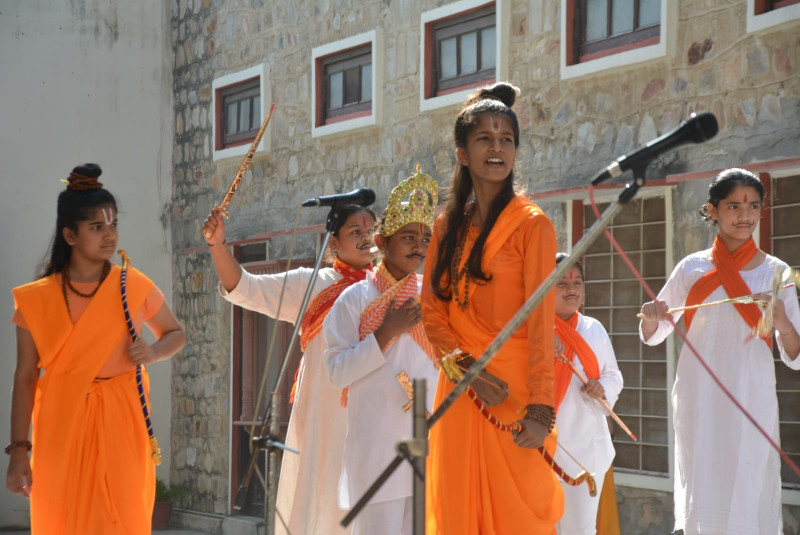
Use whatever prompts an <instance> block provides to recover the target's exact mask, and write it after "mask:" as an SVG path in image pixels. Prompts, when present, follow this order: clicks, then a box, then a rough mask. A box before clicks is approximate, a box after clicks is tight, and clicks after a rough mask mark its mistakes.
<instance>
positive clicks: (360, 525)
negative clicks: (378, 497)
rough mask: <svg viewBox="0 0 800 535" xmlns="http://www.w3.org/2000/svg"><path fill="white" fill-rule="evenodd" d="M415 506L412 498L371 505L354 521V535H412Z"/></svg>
mask: <svg viewBox="0 0 800 535" xmlns="http://www.w3.org/2000/svg"><path fill="white" fill-rule="evenodd" d="M413 523H414V505H413V501H412V499H411V497H410V496H409V497H408V498H400V499H398V500H389V501H388V502H379V503H374V504H373V503H370V504H367V505H366V506H365V507H364V509H362V510H361V512H360V513H359V514H358V516H357V517H356V518H355V520H353V534H352V535H411V533H412V529H413Z"/></svg>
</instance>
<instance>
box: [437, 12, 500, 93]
mask: <svg viewBox="0 0 800 535" xmlns="http://www.w3.org/2000/svg"><path fill="white" fill-rule="evenodd" d="M496 38H497V28H496V25H495V9H494V5H492V6H489V7H486V8H483V9H479V10H477V11H474V12H472V13H468V14H466V15H461V16H458V17H453V18H451V19H445V20H443V21H439V22H436V23H434V25H433V41H434V50H435V52H434V62H433V64H434V66H433V71H434V76H433V82H434V89H433V94H434V95H439V94H441V93H442V92H444V91H448V90H452V89H453V88H461V87H465V86H470V87H471V86H473V85H475V84H476V83H486V82H491V81H494V79H495V66H496V64H497V45H496V40H497V39H496Z"/></svg>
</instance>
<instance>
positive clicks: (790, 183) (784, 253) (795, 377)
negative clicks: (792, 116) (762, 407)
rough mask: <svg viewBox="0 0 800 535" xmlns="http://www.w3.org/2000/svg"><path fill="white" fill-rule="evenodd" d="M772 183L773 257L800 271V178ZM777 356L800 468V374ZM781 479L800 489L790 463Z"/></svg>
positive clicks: (790, 449) (788, 441) (784, 440)
mask: <svg viewBox="0 0 800 535" xmlns="http://www.w3.org/2000/svg"><path fill="white" fill-rule="evenodd" d="M769 182H770V188H769V189H770V190H771V192H770V198H769V199H767V203H766V209H767V210H769V211H770V214H768V217H770V228H771V229H772V235H771V239H770V246H771V249H772V254H773V255H774V256H777V257H778V258H780V259H781V260H783V261H784V262H786V263H787V264H789V265H790V266H791V267H793V268H800V230H798V228H797V221H798V220H800V176H798V175H795V176H787V177H782V178H772V179H771V180H770V181H769ZM773 353H774V356H775V359H776V361H775V380H776V385H775V387H776V390H777V393H778V414H779V420H780V437H781V448H783V450H784V451H785V452H786V453H787V454H789V457H790V458H791V459H792V461H794V463H795V464H798V465H800V374H798V373H797V372H796V371H794V370H791V369H790V368H789V367H787V366H786V365H785V364H783V362H782V361H781V360H780V356H779V355H778V349H777V344H773ZM781 480H782V482H783V487H784V488H787V489H795V490H800V477H798V476H797V474H795V473H794V471H793V470H792V469H791V468H790V467H789V465H788V464H786V463H781Z"/></svg>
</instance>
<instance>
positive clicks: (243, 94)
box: [211, 64, 272, 160]
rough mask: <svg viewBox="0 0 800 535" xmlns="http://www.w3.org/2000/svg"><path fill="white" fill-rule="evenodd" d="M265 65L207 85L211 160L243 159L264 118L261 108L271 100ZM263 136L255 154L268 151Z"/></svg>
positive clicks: (263, 111) (267, 139)
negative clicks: (240, 157) (209, 85)
mask: <svg viewBox="0 0 800 535" xmlns="http://www.w3.org/2000/svg"><path fill="white" fill-rule="evenodd" d="M268 69H269V66H268V64H261V65H256V66H254V67H251V68H249V69H245V70H242V71H239V72H235V73H231V74H227V75H224V76H221V77H219V78H216V79H214V81H213V82H212V83H211V109H212V112H213V120H212V121H211V128H212V131H213V135H212V143H213V144H214V146H213V160H220V159H223V158H230V157H234V156H243V155H245V154H246V153H247V151H248V149H249V148H250V145H251V143H252V142H253V140H254V139H255V137H256V134H257V133H258V130H259V128H260V127H261V121H262V120H263V118H264V117H266V112H265V109H264V107H265V105H269V101H270V100H271V98H272V95H271V91H270V86H269V76H268ZM269 147H270V136H269V133H268V132H265V134H264V136H263V137H262V138H261V142H260V143H259V145H258V147H257V148H256V152H264V151H268V150H269Z"/></svg>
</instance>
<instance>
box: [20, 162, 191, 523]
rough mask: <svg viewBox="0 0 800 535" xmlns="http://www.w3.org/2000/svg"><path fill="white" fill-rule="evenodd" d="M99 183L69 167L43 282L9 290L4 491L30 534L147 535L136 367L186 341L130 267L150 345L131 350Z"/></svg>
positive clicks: (146, 453) (148, 486)
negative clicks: (12, 336)
mask: <svg viewBox="0 0 800 535" xmlns="http://www.w3.org/2000/svg"><path fill="white" fill-rule="evenodd" d="M100 174H101V170H100V167H99V166H97V165H95V164H85V165H82V166H78V167H76V168H75V169H73V171H72V173H71V174H70V176H69V179H68V180H67V181H66V182H67V184H68V185H67V189H65V190H64V191H62V192H61V194H60V195H59V196H58V208H57V215H56V232H55V235H54V237H53V243H52V246H51V250H50V255H49V258H48V259H47V260H46V262H45V265H44V269H43V272H42V274H41V278H39V279H38V280H36V281H34V282H31V283H29V284H26V285H24V286H20V287H18V288H14V290H13V293H14V303H15V309H16V310H15V312H14V316H13V318H12V321H13V322H14V323H15V324H16V326H17V327H16V329H17V368H16V372H15V375H14V391H13V395H12V402H11V443H10V444H9V445H8V446H6V449H5V451H6V453H7V454H9V456H10V458H9V463H8V472H7V475H6V486H7V487H8V489H9V490H10V491H12V492H14V493H17V494H21V495H23V496H26V497H29V498H30V500H31V531H32V532H33V533H34V534H39V533H41V534H48V535H50V534H64V533H92V534H95V533H96V534H100V533H103V534H105V533H150V526H151V515H152V511H153V502H154V499H155V462H158V455H160V453H159V452H158V451H157V446H156V445H153V446H151V441H150V437H149V436H148V427H147V424H146V418H145V415H144V413H143V410H147V411H148V414H149V409H148V408H147V407H143V405H142V403H143V402H142V401H140V391H139V389H140V388H141V391H142V394H141V396H142V399H145V400H146V401H145V402H144V403H147V404H148V405H149V401H148V400H147V397H148V390H149V381H148V378H147V372H146V370H145V369H144V367H143V366H142V368H141V374H139V373H137V368H138V366H139V365H145V364H150V363H152V362H156V361H159V360H164V359H168V358H170V357H171V356H172V355H174V354H175V353H177V352H178V351H179V350H180V349H181V347H183V345H184V344H185V343H186V335H185V333H184V331H183V328H182V327H181V325H180V324H179V323H178V320H177V319H176V318H175V316H174V315H173V314H172V311H171V310H170V309H169V306H168V305H167V304H166V303H165V302H164V295H163V294H162V293H161V291H160V290H159V289H158V288H157V287H156V286H155V285H154V284H153V282H152V281H151V280H150V279H148V278H147V277H146V276H145V275H144V274H142V273H141V272H139V271H138V270H136V269H134V268H128V269H127V273H126V275H127V291H126V294H127V307H128V308H127V310H128V312H129V313H130V319H131V321H132V324H133V328H134V329H135V330H136V331H137V332H141V328H142V325H147V327H148V328H149V329H150V330H151V331H152V332H153V334H154V335H155V337H156V339H157V341H156V342H155V343H153V344H152V345H150V344H148V343H147V342H145V341H144V340H143V339H142V338H141V337H139V338H138V339H137V340H136V341H135V342H132V341H131V334H130V332H129V324H128V322H127V321H126V317H125V313H124V312H123V301H122V298H121V296H120V286H121V283H122V279H121V277H122V271H121V269H120V267H119V266H116V265H114V264H112V263H111V262H110V261H109V260H110V258H111V257H112V256H113V255H114V252H115V250H116V246H117V203H116V200H115V199H114V196H113V195H112V194H111V193H110V192H108V191H107V190H105V189H103V187H102V184H101V183H100V182H98V180H97V179H98V177H99V176H100ZM139 379H141V382H140V381H139ZM31 419H32V420H33V440H32V442H31V441H30V440H28V433H29V431H30V427H31ZM31 450H32V455H31V457H30V459H29V458H28V451H31ZM154 460H155V462H154ZM34 475H35V476H36V477H35V478H34V477H33V476H34ZM34 479H35V482H34Z"/></svg>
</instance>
